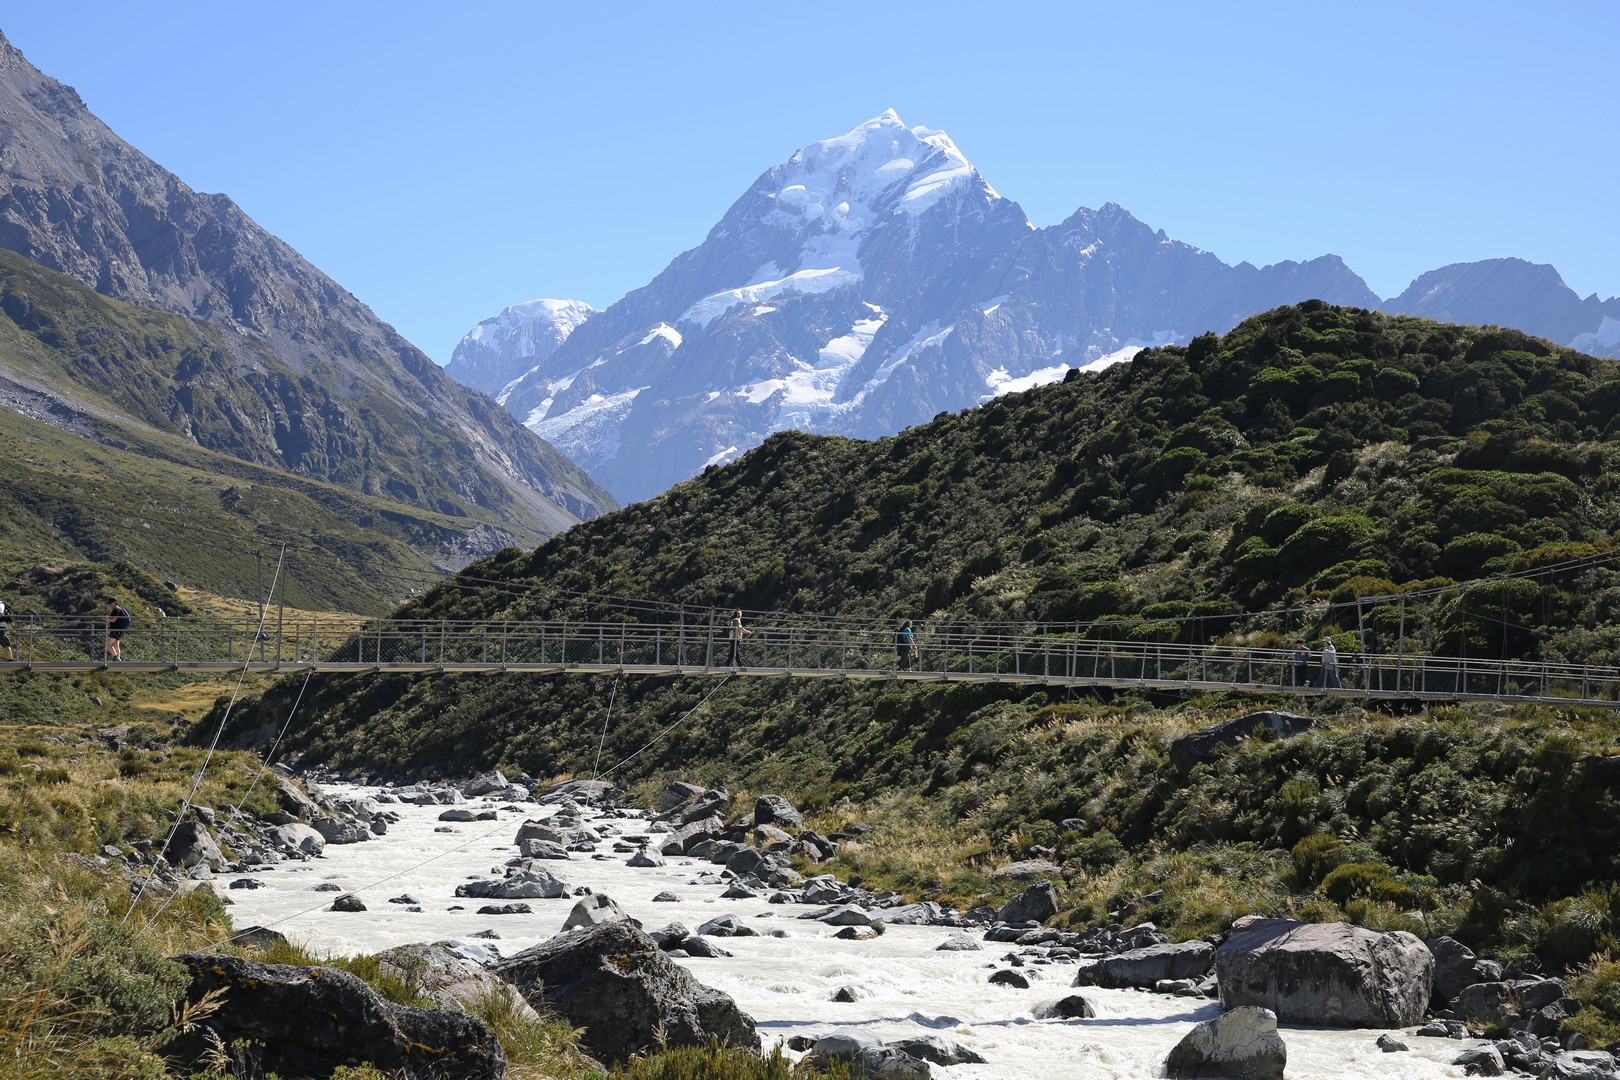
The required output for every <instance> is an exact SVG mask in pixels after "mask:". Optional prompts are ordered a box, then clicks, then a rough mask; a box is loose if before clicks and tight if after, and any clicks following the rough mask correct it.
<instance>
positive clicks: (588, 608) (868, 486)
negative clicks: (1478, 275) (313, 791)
mask: <svg viewBox="0 0 1620 1080" xmlns="http://www.w3.org/2000/svg"><path fill="white" fill-rule="evenodd" d="M587 325H589V324H587ZM1617 401H1620V362H1617V361H1615V360H1611V359H1603V358H1595V357H1590V356H1585V355H1582V354H1579V353H1575V352H1573V351H1571V350H1567V349H1562V348H1558V347H1555V346H1552V345H1550V344H1548V343H1547V342H1545V341H1541V340H1538V339H1535V338H1530V337H1528V336H1526V335H1524V334H1521V333H1519V332H1517V331H1513V330H1496V329H1481V328H1478V327H1463V326H1457V325H1450V324H1441V323H1435V322H1431V321H1428V320H1423V319H1417V318H1414V317H1410V316H1387V315H1383V314H1380V313H1378V312H1371V311H1366V310H1361V309H1353V308H1337V307H1331V306H1328V305H1325V304H1322V303H1320V302H1318V301H1308V302H1306V303H1305V304H1302V305H1299V306H1297V307H1286V308H1280V309H1277V310H1275V311H1272V312H1269V313H1267V314H1264V315H1260V316H1256V317H1254V318H1252V319H1249V320H1246V321H1245V322H1244V323H1242V324H1241V325H1240V326H1238V327H1237V328H1236V329H1235V330H1233V331H1232V332H1231V333H1229V334H1227V335H1226V336H1225V338H1224V339H1217V338H1216V337H1215V335H1213V334H1206V335H1201V336H1199V337H1198V338H1196V339H1194V340H1193V342H1192V343H1190V344H1189V345H1188V346H1186V347H1178V346H1166V347H1159V348H1153V349H1149V350H1146V351H1144V352H1142V353H1140V354H1138V356H1137V357H1136V359H1135V360H1134V361H1133V362H1132V363H1130V364H1120V365H1114V366H1112V367H1110V368H1108V369H1107V370H1104V371H1101V372H1095V373H1088V372H1074V373H1071V374H1070V375H1069V376H1068V377H1067V378H1066V379H1065V380H1064V381H1063V382H1062V383H1060V384H1055V385H1050V386H1042V387H1036V388H1033V389H1031V390H1029V391H1025V392H1023V393H1018V394H1009V395H1006V396H1003V397H1001V398H998V399H996V400H994V401H992V402H989V403H987V404H985V405H982V406H979V407H977V408H974V409H969V410H966V411H964V412H962V413H959V414H951V415H947V416H944V417H940V418H938V419H935V420H933V421H930V422H928V423H926V424H922V425H919V426H917V427H914V428H911V429H908V430H907V431H905V432H902V433H901V434H899V435H897V436H893V437H889V438H884V439H880V440H877V441H876V442H865V441H860V440H853V439H848V438H842V437H837V436H824V435H813V434H807V433H803V432H781V433H778V434H776V435H774V436H772V437H771V438H769V439H767V440H766V441H765V443H764V444H763V445H761V446H760V447H758V448H756V449H754V450H752V451H750V452H749V453H747V454H745V455H744V456H743V457H742V458H741V459H740V460H739V461H737V462H734V463H732V464H729V465H726V466H721V467H718V468H715V469H713V470H708V471H706V472H705V473H704V474H703V475H702V476H699V477H697V478H694V479H693V480H690V481H687V482H685V483H681V484H677V485H675V486H674V487H673V488H671V489H670V490H669V491H667V492H665V493H663V494H662V495H659V496H657V497H655V498H652V499H648V500H645V501H643V502H640V503H637V504H634V505H632V506H628V507H625V508H624V509H622V510H619V511H617V512H615V513H612V514H608V515H604V516H603V517H601V518H599V519H597V520H594V521H590V522H586V523H584V524H582V525H579V526H577V527H575V528H574V529H571V530H569V531H568V532H567V533H566V534H564V535H562V536H560V537H557V538H555V539H553V540H550V541H548V542H547V543H546V544H544V545H542V546H541V547H540V548H538V549H537V550H536V551H534V552H533V553H532V554H530V553H524V552H520V551H517V550H515V549H513V550H509V551H506V552H502V553H500V554H499V555H497V556H495V557H494V558H492V559H490V560H486V561H484V562H481V563H478V564H475V565H474V566H472V567H469V568H468V569H467V571H465V572H464V574H463V576H462V577H459V578H458V579H457V580H455V581H454V582H450V583H446V584H445V585H444V586H443V587H440V588H437V589H435V590H434V591H433V592H431V593H429V594H427V595H426V596H424V597H423V598H421V599H420V600H417V601H413V602H412V603H410V604H408V605H407V606H406V607H404V608H403V609H401V610H400V612H399V613H398V614H399V616H400V617H402V618H412V619H414V618H421V619H429V620H437V619H448V620H484V619H503V620H517V621H520V622H522V621H531V620H537V619H542V618H563V617H566V618H569V619H571V620H578V621H584V622H589V621H594V620H599V619H603V618H606V619H609V620H614V619H622V618H625V617H626V615H625V614H624V611H623V609H622V607H620V606H615V603H614V601H613V599H612V598H613V597H636V598H642V599H644V600H647V601H658V602H660V603H670V604H681V605H685V617H684V620H683V621H684V623H685V625H687V626H688V627H690V626H694V625H697V626H704V625H708V624H709V622H710V616H711V613H712V612H713V611H714V610H715V609H725V610H729V609H730V608H731V607H733V606H737V607H741V608H743V609H744V610H745V612H746V613H747V622H748V625H749V626H750V627H751V628H754V629H755V630H756V632H757V633H760V634H766V633H769V634H773V635H780V634H782V633H785V632H787V631H788V630H789V629H790V628H794V627H798V626H803V625H813V624H817V623H818V621H819V620H822V619H826V618H828V617H832V616H838V617H841V618H842V619H844V620H845V621H846V625H852V626H855V627H859V628H862V629H869V630H871V631H872V632H873V633H875V634H882V633H884V632H885V631H886V630H889V629H892V627H893V626H894V625H895V623H894V620H895V619H897V618H899V617H908V618H913V619H917V620H919V627H920V632H921V635H922V647H923V648H924V650H927V649H929V648H930V644H929V641H930V636H929V635H930V633H931V632H932V631H933V630H934V629H935V628H936V627H937V626H938V625H940V624H942V623H951V624H957V623H964V622H966V623H972V622H976V621H986V620H989V621H996V622H1002V623H1027V624H1031V625H1036V626H1039V625H1041V624H1050V623H1060V624H1067V623H1079V624H1082V625H1079V626H1075V627H1073V628H1072V629H1073V630H1074V632H1077V633H1081V634H1083V635H1084V636H1086V637H1089V638H1102V639H1107V640H1114V639H1126V640H1131V641H1138V642H1152V641H1167V642H1183V643H1206V642H1210V641H1215V640H1222V641H1225V642H1229V643H1236V644H1239V645H1247V646H1250V647H1254V648H1272V649H1280V648H1283V647H1285V646H1286V645H1289V644H1291V643H1292V641H1294V640H1296V639H1297V638H1298V637H1302V636H1303V637H1308V638H1310V640H1311V641H1312V642H1313V645H1314V644H1317V643H1319V642H1320V641H1321V639H1322V638H1323V637H1324V636H1326V635H1329V634H1333V635H1338V639H1337V643H1338V646H1339V648H1340V650H1341V652H1342V654H1343V655H1344V656H1345V657H1347V658H1350V657H1352V656H1353V654H1354V653H1355V652H1356V651H1357V650H1358V649H1359V648H1361V647H1362V643H1365V646H1366V647H1367V648H1371V649H1375V650H1379V651H1388V652H1394V651H1396V649H1397V648H1398V647H1399V648H1402V649H1404V651H1405V653H1406V654H1407V655H1418V654H1430V655H1432V654H1442V655H1453V656H1455V655H1472V656H1485V657H1491V658H1496V657H1509V658H1518V657H1523V658H1530V659H1537V660H1540V659H1547V660H1550V661H1554V662H1562V661H1569V662H1577V663H1594V664H1605V665H1607V664H1613V663H1615V662H1616V661H1617V660H1620V633H1617V632H1616V630H1615V629H1614V618H1613V612H1614V611H1615V610H1616V606H1617V605H1620V572H1617V571H1616V569H1615V564H1614V561H1613V560H1612V559H1607V560H1606V561H1605V559H1604V556H1605V554H1606V553H1607V552H1608V551H1609V550H1610V548H1611V547H1612V536H1613V534H1614V531H1615V530H1616V529H1617V528H1620V494H1617V491H1620V489H1616V488H1615V486H1614V484H1613V482H1612V476H1613V473H1614V471H1615V469H1616V468H1617V467H1620V441H1617V436H1620V425H1617V421H1616V419H1615V417H1616V402H1617ZM1552 567H1562V569H1560V570H1558V571H1557V572H1553V571H1552V570H1550V569H1548V570H1546V572H1545V575H1544V576H1542V577H1535V578H1532V577H1527V576H1521V577H1516V578H1511V579H1505V580H1496V581H1491V582H1488V583H1481V584H1478V585H1475V586H1474V587H1471V588H1468V589H1466V590H1452V591H1449V592H1448V591H1445V590H1446V589H1447V588H1448V587H1449V586H1452V585H1453V584H1455V583H1456V582H1467V581H1477V580H1478V579H1482V578H1487V577H1494V576H1495V575H1500V574H1505V573H1523V572H1528V571H1542V570H1543V569H1544V568H1552ZM1419 589H1423V590H1429V594H1428V597H1429V598H1428V599H1426V600H1423V601H1419V600H1413V601H1412V602H1411V603H1409V604H1405V605H1396V604H1393V603H1387V602H1385V603H1378V604H1373V605H1363V606H1358V605H1357V604H1355V603H1354V602H1353V601H1354V600H1355V598H1356V597H1361V596H1382V597H1388V596H1391V595H1393V594H1397V593H1401V592H1407V591H1413V590H1419ZM592 597H599V598H600V600H598V601H595V602H588V598H592ZM642 610H645V609H642ZM1243 612H1259V613H1260V614H1256V615H1252V616H1246V617H1245V616H1242V615H1241V614H1240V613H1243ZM668 618H669V621H670V622H671V623H672V624H673V623H674V621H675V615H674V614H669V615H668ZM1358 630H1359V631H1360V632H1361V633H1364V634H1365V637H1362V636H1360V634H1358ZM1350 663H1351V660H1350V659H1347V660H1346V664H1347V665H1349V664H1350ZM606 683H607V680H600V681H598V680H591V679H584V678H558V679H546V678H542V677H538V676H537V677H534V678H532V679H531V678H528V677H506V678H486V677H484V676H481V675H479V676H465V677H461V678H452V677H444V678H420V679H413V678H410V677H406V676H398V675H395V676H378V677H362V678H357V679H352V680H349V679H333V680H326V681H323V682H320V683H318V684H314V685H312V686H311V688H310V695H309V697H308V698H306V699H305V704H304V706H303V707H302V710H301V712H300V721H299V724H298V726H297V727H296V729H295V730H294V731H292V732H290V733H289V736H288V738H289V741H290V743H291V744H292V745H294V746H296V747H298V748H299V749H300V750H303V751H306V752H309V753H311V755H312V758H313V759H316V760H326V761H330V762H334V763H337V764H344V765H350V764H366V765H369V766H372V767H374V768H382V769H387V770H390V771H401V772H404V771H415V770H422V769H429V768H445V769H450V770H453V771H456V770H459V771H474V770H477V769H480V768H485V767H488V766H490V765H493V764H496V763H501V762H511V763H513V764H514V765H516V766H518V767H521V768H523V769H525V770H527V771H529V772H531V773H533V774H535V775H549V774H553V773H562V772H568V771H582V770H585V769H588V768H590V767H591V763H592V760H593V755H594V753H595V752H596V749H597V740H598V738H599V737H600V736H599V735H598V732H599V728H600V725H601V716H602V709H603V707H604V701H605V699H606V695H607V694H608V692H609V689H608V687H607V685H606ZM741 683H742V685H739V686H736V687H734V688H728V690H727V692H726V694H725V695H723V697H724V698H725V702H724V704H720V703H719V702H720V698H716V705H715V706H714V707H713V709H712V710H711V712H712V715H711V716H710V718H709V719H707V720H704V721H703V722H700V723H694V724H693V725H690V726H688V727H684V728H682V729H680V730H676V731H671V732H669V733H668V735H667V736H660V737H659V738H658V739H657V741H656V746H651V747H650V748H649V752H647V753H645V754H641V755H640V756H638V757H637V758H636V761H635V764H634V766H633V767H631V768H630V769H627V770H626V772H627V773H628V775H627V776H623V775H621V776H617V777H616V779H618V780H624V779H635V778H636V777H639V776H645V775H648V774H653V773H657V772H658V771H660V770H666V769H667V770H675V769H679V768H680V767H681V766H682V765H683V763H689V762H719V763H725V762H732V763H735V762H744V761H746V762H750V763H752V764H757V765H759V766H760V767H763V764H764V763H765V762H781V763H784V765H785V767H786V768H787V772H788V773H789V774H794V773H795V770H797V772H798V773H800V774H802V777H801V778H810V779H807V780H806V782H809V783H814V778H822V779H825V780H828V781H837V782H839V783H846V784H867V783H870V782H874V778H876V777H879V776H888V777H890V778H891V779H892V778H894V777H898V776H900V775H913V776H914V774H915V772H916V770H919V769H921V770H926V769H927V768H929V767H931V761H930V760H929V756H928V754H927V753H926V752H924V750H923V749H922V748H921V747H920V745H919V744H920V743H921V742H922V741H923V737H922V736H921V735H918V734H915V733H914V732H913V733H908V730H909V729H908V723H907V717H908V716H910V715H911V710H912V705H908V704H907V702H908V701H910V700H911V699H909V698H907V697H906V696H905V692H904V691H903V690H897V689H896V688H893V687H889V686H886V685H884V684H882V683H876V684H872V687H871V688H870V692H868V691H867V690H862V689H859V688H856V687H845V686H844V684H842V683H822V682H819V681H817V680H807V681H794V680H776V681H771V680H741ZM711 685H712V684H711V683H710V682H709V681H707V680H699V681H697V682H693V681H690V680H680V679H662V678H650V679H631V680H629V681H628V684H627V685H626V686H625V687H622V688H621V692H620V693H619V695H618V698H617V703H616V705H615V706H614V709H613V714H612V716H613V730H612V731H611V732H610V733H609V734H608V735H607V736H606V738H607V746H606V750H605V753H606V754H607V755H608V757H607V760H618V759H617V758H616V757H614V755H615V754H617V755H621V756H622V755H630V754H632V753H633V752H636V751H637V748H638V747H642V746H643V745H644V744H648V741H649V740H652V739H654V737H655V736H659V733H660V729H661V728H663V727H664V726H666V725H668V724H670V723H671V721H672V720H673V719H674V718H676V717H678V716H680V715H682V714H683V713H684V712H685V711H686V710H688V709H690V708H691V707H692V706H693V705H694V704H695V703H696V701H697V700H698V699H699V698H701V697H702V696H703V694H704V693H706V692H707V690H708V689H709V688H711ZM296 690H297V685H296V684H295V683H291V682H290V683H288V684H287V685H286V686H284V687H282V689H281V690H279V691H276V692H275V693H273V694H272V695H270V697H268V698H267V699H266V700H265V702H263V703H262V704H261V706H260V708H258V709H256V710H249V711H246V712H243V713H242V714H241V716H240V722H241V724H242V725H243V727H242V728H240V729H239V730H238V732H237V736H236V737H238V738H241V739H251V734H250V731H251V729H253V728H255V727H257V725H259V724H265V725H268V727H269V729H270V730H273V729H274V727H275V725H276V724H277V723H279V718H280V717H282V716H283V715H285V709H286V707H287V705H288V703H289V701H290V697H289V696H288V695H290V694H292V693H294V692H296ZM985 692H986V693H990V691H985ZM1009 692H1011V691H1009ZM973 694H974V692H972V691H964V695H965V697H964V699H971V698H972V697H973ZM885 695H893V696H894V700H893V701H891V702H890V703H889V705H890V706H892V707H893V709H894V710H895V711H894V713H893V715H892V716H888V717H886V718H885V729H884V730H883V731H881V732H878V731H876V730H875V729H871V730H869V729H867V728H866V727H863V726H862V725H863V723H864V720H863V716H864V714H863V713H862V711H861V710H863V709H866V708H868V707H875V706H874V703H876V702H878V701H879V699H882V698H884V696H885ZM858 703H864V704H859V707H857V704H858ZM916 707H917V708H922V707H923V706H921V705H917V706H916ZM911 721H912V726H913V727H916V729H917V730H918V731H920V730H921V729H922V728H921V726H919V725H922V726H926V725H923V722H922V721H921V720H919V719H917V718H916V717H915V716H912V717H911ZM930 732H931V733H930V735H929V738H933V739H940V738H944V736H945V734H947V733H945V732H940V731H937V730H933V729H930ZM717 768H718V766H717Z"/></svg>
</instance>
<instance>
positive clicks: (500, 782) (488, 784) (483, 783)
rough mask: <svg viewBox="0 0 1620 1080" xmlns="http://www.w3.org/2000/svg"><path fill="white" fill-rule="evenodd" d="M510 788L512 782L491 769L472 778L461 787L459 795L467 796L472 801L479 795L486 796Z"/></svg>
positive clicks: (497, 770)
mask: <svg viewBox="0 0 1620 1080" xmlns="http://www.w3.org/2000/svg"><path fill="white" fill-rule="evenodd" d="M511 786H512V782H511V781H510V780H508V779H507V778H506V775H505V774H504V773H502V772H501V770H499V769H493V770H491V771H490V772H487V773H481V774H479V775H478V776H475V777H473V778H472V779H471V780H469V781H468V782H467V783H466V785H465V786H463V787H462V789H461V793H462V794H463V795H465V796H467V797H468V798H469V799H472V798H476V797H478V796H479V795H488V794H490V793H492V792H497V791H505V790H506V789H507V788H509V787H511Z"/></svg>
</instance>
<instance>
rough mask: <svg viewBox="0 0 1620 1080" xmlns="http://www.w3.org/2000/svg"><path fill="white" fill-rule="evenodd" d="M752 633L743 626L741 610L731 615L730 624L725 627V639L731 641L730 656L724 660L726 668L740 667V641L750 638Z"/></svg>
mask: <svg viewBox="0 0 1620 1080" xmlns="http://www.w3.org/2000/svg"><path fill="white" fill-rule="evenodd" d="M753 635H754V632H753V631H752V630H750V629H748V627H746V626H744V625H743V621H742V608H738V609H737V610H736V611H733V612H732V613H731V622H730V623H728V624H727V626H726V637H727V638H729V639H730V641H731V655H730V656H729V657H728V658H727V659H726V666H727V667H741V666H742V639H743V637H744V636H748V637H752V636H753Z"/></svg>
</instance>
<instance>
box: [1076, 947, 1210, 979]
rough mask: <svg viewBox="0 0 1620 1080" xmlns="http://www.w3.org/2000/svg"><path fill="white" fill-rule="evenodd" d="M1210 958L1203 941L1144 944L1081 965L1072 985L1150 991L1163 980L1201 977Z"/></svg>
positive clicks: (1208, 948)
mask: <svg viewBox="0 0 1620 1080" xmlns="http://www.w3.org/2000/svg"><path fill="white" fill-rule="evenodd" d="M1214 958H1215V946H1213V945H1211V944H1210V943H1209V942H1207V941H1183V942H1180V943H1178V944H1175V945H1147V946H1144V947H1143V948H1140V949H1127V950H1126V951H1125V952H1122V953H1116V954H1115V955H1113V956H1105V957H1103V958H1101V959H1100V960H1094V961H1092V962H1091V963H1089V964H1085V965H1083V966H1082V967H1081V968H1080V970H1079V971H1078V972H1077V973H1076V974H1075V977H1074V985H1076V986H1102V987H1106V988H1108V989H1113V990H1119V989H1125V988H1127V987H1135V988H1138V989H1141V990H1152V989H1154V988H1155V987H1156V986H1157V985H1158V984H1159V983H1160V982H1163V981H1166V980H1171V979H1201V978H1203V977H1204V975H1205V974H1206V973H1207V972H1208V971H1209V965H1210V963H1211V962H1212V961H1213V960H1214Z"/></svg>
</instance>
